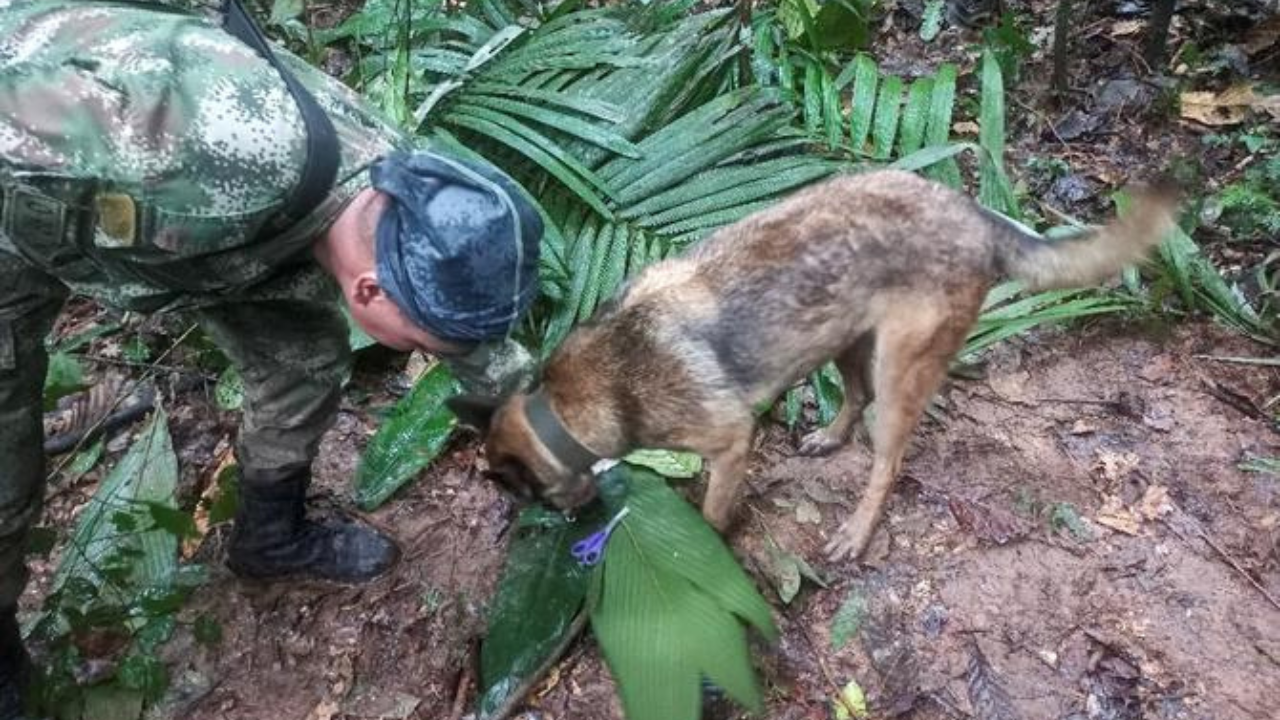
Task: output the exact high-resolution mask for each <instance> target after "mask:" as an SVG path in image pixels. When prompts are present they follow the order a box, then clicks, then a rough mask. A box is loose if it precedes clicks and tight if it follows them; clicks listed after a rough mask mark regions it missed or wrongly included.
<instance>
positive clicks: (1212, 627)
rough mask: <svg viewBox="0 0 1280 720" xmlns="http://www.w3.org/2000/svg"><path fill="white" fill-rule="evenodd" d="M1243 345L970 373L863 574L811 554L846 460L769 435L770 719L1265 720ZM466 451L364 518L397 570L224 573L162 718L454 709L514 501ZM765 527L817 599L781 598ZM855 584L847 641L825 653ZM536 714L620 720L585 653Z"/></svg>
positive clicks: (326, 488)
mask: <svg viewBox="0 0 1280 720" xmlns="http://www.w3.org/2000/svg"><path fill="white" fill-rule="evenodd" d="M1256 352H1257V348H1256V347H1254V346H1252V345H1251V344H1250V343H1249V342H1247V341H1243V340H1240V339H1239V338H1237V337H1235V336H1233V335H1230V334H1228V333H1226V332H1225V331H1223V330H1220V329H1218V328H1216V327H1214V326H1212V325H1209V324H1200V323H1196V324H1189V325H1183V326H1180V327H1177V328H1174V329H1169V328H1158V327H1151V326H1149V325H1144V324H1140V323H1135V322H1124V321H1120V320H1112V321H1106V322H1100V323H1098V324H1096V325H1094V326H1092V327H1088V328H1078V329H1075V330H1072V331H1070V332H1067V331H1048V332H1046V333H1043V334H1041V335H1040V336H1038V337H1033V338H1028V339H1025V340H1020V341H1017V342H1013V343H1008V344H1006V345H1005V346H1003V347H1002V348H1000V349H999V350H998V351H996V352H994V353H992V355H991V356H990V357H989V360H988V363H987V364H986V366H985V367H984V368H983V370H984V372H985V378H983V379H980V380H961V379H956V380H953V381H952V382H951V383H950V384H949V386H948V387H947V389H946V390H945V391H944V392H943V393H942V394H941V396H940V402H939V407H938V408H937V409H936V410H935V414H934V418H933V419H930V420H929V421H928V422H927V423H926V424H925V426H923V427H922V428H921V431H920V432H919V433H917V435H916V437H915V438H914V440H913V442H912V444H911V449H910V452H909V454H908V457H907V461H906V465H905V470H904V475H903V479H902V480H901V481H900V483H899V485H898V487H897V490H896V492H895V493H894V495H893V498H892V501H891V504H890V506H889V508H888V512H887V516H886V519H885V522H884V526H883V529H882V530H881V532H880V533H879V534H878V535H877V538H876V541H875V542H874V544H873V547H872V549H871V550H870V552H869V553H868V557H867V559H866V565H865V566H863V567H859V566H856V565H854V564H851V563H839V564H830V563H828V562H826V560H825V558H824V557H823V555H822V553H821V547H822V546H823V544H824V543H825V541H826V539H827V538H828V537H829V536H830V535H831V533H833V532H834V531H835V529H836V527H837V526H838V524H839V522H840V520H841V519H842V518H843V517H844V516H845V515H846V514H847V513H848V512H850V510H851V509H852V505H853V504H854V503H855V502H856V499H857V496H858V491H859V488H860V487H861V485H862V483H863V482H864V480H865V477H866V473H867V471H868V469H869V465H870V457H869V453H868V451H867V449H866V447H865V445H864V444H862V443H861V442H855V443H854V444H853V445H851V446H850V447H849V448H847V449H845V450H843V451H841V452H839V453H837V454H835V455H833V456H831V457H828V458H824V459H810V458H801V457H797V456H796V455H795V453H794V447H795V445H796V438H795V437H794V436H792V435H790V434H789V433H788V432H787V431H786V430H785V429H784V428H782V427H781V426H777V425H774V426H771V427H770V428H769V429H767V430H766V431H765V432H764V433H762V434H761V437H760V439H759V442H758V446H757V452H756V455H755V461H754V464H753V468H752V473H751V480H750V485H751V491H750V495H749V497H748V499H747V501H746V503H745V505H744V508H743V512H742V514H741V521H740V524H739V528H738V530H737V531H736V532H735V534H734V535H733V537H732V545H733V547H734V549H735V551H736V552H737V553H738V554H739V556H740V557H741V558H742V559H743V561H744V564H745V565H746V567H747V568H748V569H749V570H750V571H751V573H752V575H753V577H755V578H756V580H757V581H758V583H759V585H760V587H761V588H762V590H763V591H764V592H765V593H766V596H767V597H769V598H770V600H771V601H773V602H774V605H775V608H776V610H777V613H776V617H777V619H778V621H779V624H780V627H781V629H782V631H783V637H782V640H781V642H780V643H779V644H778V645H777V646H774V647H768V646H761V647H759V648H758V652H757V658H758V664H759V666H760V667H761V669H762V673H763V677H764V680H765V683H766V688H767V695H768V698H769V701H768V702H769V711H768V713H767V717H769V718H776V719H778V720H783V719H796V720H798V719H800V718H813V719H814V720H816V719H818V718H827V717H829V712H830V710H829V707H830V703H829V698H830V697H831V695H832V694H833V690H832V683H839V684H840V685H843V684H844V683H845V682H847V681H848V680H857V681H858V683H859V684H860V685H862V687H863V688H865V689H866V691H867V693H868V696H869V700H870V702H871V705H872V706H873V707H880V708H884V709H891V710H892V711H893V712H897V713H900V714H899V715H898V716H899V717H905V718H915V719H918V720H925V719H932V718H953V717H973V716H974V714H975V712H976V711H981V712H986V713H987V714H979V715H978V716H980V717H1002V716H999V715H991V714H989V711H982V709H981V708H978V709H977V710H975V707H974V705H973V703H974V700H973V699H972V698H974V697H979V698H981V697H985V696H984V695H981V694H979V695H977V696H975V695H972V694H971V687H973V688H974V689H976V690H977V691H979V692H980V693H981V692H986V693H987V694H988V695H990V694H991V693H996V694H997V695H999V694H1000V693H1001V692H1003V694H1004V695H1005V696H1007V698H1008V699H1009V701H1010V703H1011V705H1012V707H1013V708H1015V709H1016V710H1018V711H1019V712H1020V713H1021V716H1022V717H1024V718H1082V719H1083V718H1123V719H1129V718H1161V719H1165V718H1168V719H1170V720H1172V719H1174V718H1179V719H1180V718H1188V719H1190V718H1197V719H1198V718H1205V719H1208V718H1214V719H1217V720H1231V719H1235V718H1239V719H1240V720H1256V719H1258V718H1269V717H1276V714H1275V712H1276V711H1275V709H1274V703H1275V698H1277V697H1280V608H1277V607H1275V606H1273V605H1271V604H1269V603H1268V601H1267V599H1266V598H1265V596H1264V590H1265V591H1266V592H1269V593H1270V595H1271V596H1272V597H1276V596H1280V551H1278V549H1277V542H1278V541H1280V477H1277V476H1275V475H1268V474H1258V473H1251V472H1245V471H1242V470H1241V469H1239V468H1238V467H1237V465H1238V464H1239V463H1240V462H1241V461H1242V460H1244V459H1246V458H1247V457H1250V456H1252V455H1260V456H1269V455H1276V454H1280V435H1277V434H1276V432H1275V431H1274V430H1273V428H1272V427H1271V426H1270V425H1269V424H1268V423H1267V422H1265V421H1263V420H1260V419H1258V418H1256V417H1252V416H1251V414H1252V413H1251V405H1250V403H1257V402H1261V401H1263V400H1264V399H1266V398H1270V397H1273V396H1275V395H1276V394H1277V393H1280V371H1277V370H1276V369H1260V368H1257V367H1249V366H1240V365H1234V364H1229V363H1224V362H1220V361H1216V360H1212V359H1210V358H1209V357H1205V356H1247V355H1252V354H1256ZM374 427H375V422H374V420H373V419H372V418H371V417H370V416H368V415H367V414H366V413H364V412H357V411H347V412H344V413H343V414H342V416H341V418H340V419H339V422H338V424H337V426H336V427H335V428H334V429H333V431H332V432H331V433H330V434H329V435H328V437H327V438H326V441H325V443H324V446H323V449H322V452H321V458H320V462H319V465H318V468H319V487H318V488H317V494H318V495H320V496H321V497H320V498H319V499H320V500H321V501H322V503H323V501H324V499H325V498H326V497H328V498H330V499H332V498H334V497H341V496H342V495H343V494H344V493H345V492H346V490H347V484H346V483H347V479H348V478H349V477H350V476H351V472H352V470H353V468H354V465H355V463H356V461H357V458H358V456H359V453H360V450H361V447H362V446H363V444H364V442H365V441H366V440H367V438H368V436H369V435H370V434H371V432H372V431H373V429H374ZM475 460H476V458H475V450H474V448H473V447H471V445H470V444H468V443H466V442H465V441H463V442H461V444H460V446H459V447H458V448H457V449H456V451H454V452H452V453H450V454H449V455H448V456H447V457H446V458H445V459H444V460H442V461H441V462H440V463H438V464H437V465H436V466H435V467H434V468H432V469H431V470H430V471H429V472H427V473H426V474H425V475H424V476H423V478H422V479H421V480H420V481H419V482H418V483H417V484H416V485H414V486H413V487H411V488H410V489H409V490H407V491H406V492H404V493H403V494H402V495H401V496H399V497H397V498H396V499H395V500H393V501H392V502H390V503H389V504H388V505H386V506H384V507H383V508H382V509H380V510H379V511H377V512H376V513H374V514H373V515H372V516H371V520H372V521H373V522H375V523H377V524H379V525H380V526H382V527H384V528H386V529H388V530H389V531H391V532H392V533H393V534H394V535H395V536H396V537H397V538H398V539H399V541H400V542H401V543H402V544H403V547H404V550H405V559H404V561H403V562H401V563H400V565H399V566H398V567H397V568H396V570H395V571H394V572H393V573H392V574H391V575H390V576H388V577H384V578H382V579H380V580H378V581H376V582H374V583H373V584H371V585H369V586H367V587H363V588H335V587H332V586H330V587H318V586H312V587H296V586H293V587H289V586H278V587H267V588H263V587H261V586H251V585H248V584H245V583H242V582H240V581H238V580H236V579H234V578H233V577H232V576H231V575H230V574H229V573H227V572H226V571H225V570H224V569H221V568H220V567H217V566H216V565H215V567H214V573H215V577H214V581H213V582H211V583H210V584H209V585H208V586H207V587H206V588H204V589H203V590H202V591H200V593H199V594H198V596H197V598H196V599H195V601H194V602H193V603H192V604H191V607H190V608H189V609H188V611H187V612H189V613H192V614H194V613H199V612H204V613H209V614H211V615H212V616H214V617H216V618H217V619H218V620H219V622H220V623H221V624H222V627H223V630H224V639H223V642H222V643H221V645H220V646H218V647H216V648H214V649H207V648H202V647H199V646H196V645H194V644H193V643H191V642H190V641H189V640H186V639H185V637H184V636H182V635H181V634H180V637H179V639H178V641H177V642H175V644H174V645H172V646H171V647H170V648H169V649H168V651H167V653H166V654H167V655H168V656H170V657H171V658H173V659H174V661H175V663H176V664H175V666H174V671H173V672H174V677H175V680H176V682H177V684H178V686H179V687H180V688H181V691H182V692H181V693H180V695H182V696H183V697H182V698H181V702H179V703H178V704H177V705H175V706H173V707H171V708H169V714H170V716H172V717H179V718H190V719H191V720H206V719H207V720H213V719H215V718H217V719H226V720H232V719H235V720H275V719H277V718H280V719H284V718H297V719H299V720H302V719H303V718H306V719H308V720H334V719H342V720H345V719H347V718H352V719H354V718H415V719H423V720H425V719H433V720H434V719H443V718H449V717H454V716H453V715H452V711H453V708H454V705H455V701H456V699H457V697H458V693H459V687H460V684H461V683H463V682H464V677H465V676H466V673H464V672H463V668H464V667H466V666H467V664H468V663H471V662H473V661H474V657H473V655H472V653H473V647H474V643H473V640H474V638H475V637H476V636H478V635H479V634H480V633H481V632H482V631H483V626H484V619H483V618H484V608H485V602H486V599H487V598H488V597H489V596H490V593H491V592H492V589H493V586H494V583H495V580H496V577H497V574H498V572H499V570H500V567H501V563H502V558H503V547H504V530H505V529H506V522H507V518H508V516H509V509H510V507H509V505H508V503H507V501H506V500H505V499H504V498H503V497H502V496H501V495H499V493H497V492H496V491H495V490H494V489H493V488H492V487H490V486H489V485H488V484H487V483H485V482H483V481H481V480H480V479H479V478H478V477H477V473H476V471H475V469H474V468H475ZM695 490H696V488H695ZM770 537H771V538H773V539H774V540H776V542H777V543H778V544H779V545H780V546H782V547H783V548H784V549H785V550H787V551H790V552H794V553H796V554H797V555H799V556H801V557H803V558H805V559H807V560H808V561H809V562H810V563H811V564H812V565H813V567H814V568H815V569H816V570H817V571H818V572H819V573H820V574H821V575H823V576H824V577H825V579H826V580H827V581H828V585H829V587H828V588H825V589H823V588H821V587H818V586H816V585H812V584H806V585H805V586H804V588H803V589H802V590H801V593H800V594H799V596H797V597H796V599H795V600H794V601H793V602H792V603H791V604H790V605H789V606H784V605H783V604H782V603H781V602H779V601H778V598H777V595H776V594H774V591H773V589H772V588H773V587H774V582H773V578H772V575H771V574H770V571H769V569H768V568H769V567H770V562H771V558H772V553H771V551H770V547H769V540H768V539H767V538H770ZM216 544H217V543H216V542H213V543H209V545H211V547H210V548H205V550H204V552H202V553H201V554H205V553H207V554H209V555H210V556H213V555H216V552H217V549H216ZM1233 563H1234V565H1233ZM1237 566H1238V567H1237ZM1250 578H1253V579H1254V580H1255V581H1256V582H1258V583H1259V585H1260V586H1261V588H1262V589H1261V590H1260V589H1259V588H1258V587H1255V586H1254V585H1252V584H1251V582H1250ZM851 594H853V595H856V596H857V597H858V598H860V601H861V603H862V605H863V612H862V613H861V624H860V627H859V628H858V630H857V632H856V633H855V634H854V636H853V638H852V640H850V641H849V642H848V644H847V645H846V646H845V647H844V648H842V649H840V650H835V649H833V646H832V641H831V629H832V625H833V620H834V616H835V615H836V613H837V612H838V609H839V608H840V606H841V605H842V604H843V602H844V601H845V599H846V598H847V597H849V596H850V595H851ZM975 648H977V651H978V652H980V653H981V657H982V658H984V660H985V664H983V665H981V666H978V667H977V668H975V667H974V666H973V665H972V663H975V659H974V658H975V657H978V655H977V654H976V653H975ZM977 662H981V661H977ZM992 686H995V688H997V689H992ZM464 694H465V690H464ZM466 699H469V698H466ZM529 706H530V708H531V709H530V710H528V711H527V713H526V714H525V715H524V717H525V718H527V719H528V720H533V719H534V718H538V719H540V720H553V719H554V720H609V719H612V718H619V719H620V718H621V715H620V713H619V710H618V708H617V706H616V701H615V700H614V696H613V691H612V686H611V681H610V680H609V677H608V673H607V671H606V670H605V669H604V667H603V665H602V663H601V660H600V657H599V655H598V653H597V651H596V649H595V646H594V645H593V644H592V643H591V642H590V641H589V640H588V641H585V642H580V643H579V644H578V645H577V646H576V647H575V648H574V649H573V650H572V651H571V652H570V653H569V654H568V655H567V657H566V659H565V661H564V662H563V663H561V664H560V665H559V667H558V668H556V670H555V671H554V672H553V673H552V674H551V676H550V678H549V679H548V681H547V682H546V683H545V684H544V685H543V686H542V687H540V688H539V689H538V690H537V691H536V692H535V693H534V695H533V697H532V699H531V701H530V704H529ZM709 710H710V711H711V712H709V713H708V716H709V717H722V718H723V717H735V715H734V714H733V713H732V712H724V711H725V708H709ZM712 713H714V714H712Z"/></svg>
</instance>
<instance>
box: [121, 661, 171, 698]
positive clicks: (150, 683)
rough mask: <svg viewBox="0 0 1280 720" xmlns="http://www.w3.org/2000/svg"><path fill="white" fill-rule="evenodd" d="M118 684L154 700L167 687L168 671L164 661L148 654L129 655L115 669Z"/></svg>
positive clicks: (162, 694) (159, 696)
mask: <svg viewBox="0 0 1280 720" xmlns="http://www.w3.org/2000/svg"><path fill="white" fill-rule="evenodd" d="M116 678H117V679H118V680H119V682H120V684H121V685H122V686H124V687H126V688H128V689H130V690H137V691H139V692H141V693H142V696H143V698H144V699H145V700H147V701H149V702H155V701H157V700H159V699H160V698H161V697H163V696H164V691H165V690H167V689H168V687H169V673H168V671H166V670H165V667H164V663H162V662H160V661H159V660H158V659H156V658H154V657H151V656H150V655H130V656H129V657H127V658H125V659H124V662H122V663H120V668H119V669H118V670H117V671H116Z"/></svg>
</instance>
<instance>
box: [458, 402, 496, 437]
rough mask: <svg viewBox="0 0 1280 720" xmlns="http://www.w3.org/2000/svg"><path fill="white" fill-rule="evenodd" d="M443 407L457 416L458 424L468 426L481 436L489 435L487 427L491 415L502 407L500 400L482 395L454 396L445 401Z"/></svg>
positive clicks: (491, 419) (491, 417) (491, 418)
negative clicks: (447, 407)
mask: <svg viewBox="0 0 1280 720" xmlns="http://www.w3.org/2000/svg"><path fill="white" fill-rule="evenodd" d="M445 405H448V406H449V409H450V410H452V411H453V414H454V415H457V416H458V422H459V423H462V424H463V425H469V426H471V427H473V428H475V429H476V430H479V431H480V433H481V434H483V435H488V434H489V425H490V424H491V423H492V422H493V414H494V413H495V412H497V411H498V408H499V407H500V406H501V405H502V401H501V400H497V399H495V398H491V397H485V396H483V395H456V396H454V397H451V398H449V399H448V400H445Z"/></svg>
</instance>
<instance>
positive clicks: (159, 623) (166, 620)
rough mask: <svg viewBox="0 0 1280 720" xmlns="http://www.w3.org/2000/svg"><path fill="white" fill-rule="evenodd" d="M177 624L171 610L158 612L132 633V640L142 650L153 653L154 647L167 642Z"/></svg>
mask: <svg viewBox="0 0 1280 720" xmlns="http://www.w3.org/2000/svg"><path fill="white" fill-rule="evenodd" d="M175 609H176V608H175ZM177 626H178V623H177V621H176V620H174V619H173V614H172V612H167V613H163V614H160V615H159V616H158V617H153V618H152V619H151V620H150V621H149V622H148V623H147V624H146V625H143V626H142V629H141V630H139V631H138V633H137V634H136V635H134V642H135V643H136V645H137V647H138V648H139V649H140V650H142V651H143V652H145V653H153V652H155V650H156V648H158V647H160V646H161V645H163V644H164V643H166V642H169V638H171V637H173V631H174V629H175V628H176V627H177Z"/></svg>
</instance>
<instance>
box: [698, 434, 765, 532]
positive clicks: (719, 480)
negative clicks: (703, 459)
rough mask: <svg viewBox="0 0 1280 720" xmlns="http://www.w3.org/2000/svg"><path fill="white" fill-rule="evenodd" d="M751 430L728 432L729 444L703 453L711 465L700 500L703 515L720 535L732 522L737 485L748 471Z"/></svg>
mask: <svg viewBox="0 0 1280 720" xmlns="http://www.w3.org/2000/svg"><path fill="white" fill-rule="evenodd" d="M753 429H754V428H752V426H750V425H748V426H746V427H745V428H738V429H735V430H733V431H732V432H731V433H727V435H728V439H729V442H728V444H726V445H722V446H721V449H720V450H718V451H712V452H709V453H706V454H707V459H708V461H709V462H710V464H711V477H710V478H709V479H708V480H707V495H706V497H705V498H703V500H702V516H703V517H704V518H706V519H707V522H709V523H711V526H712V527H714V528H715V529H716V530H719V531H720V533H721V534H722V535H723V534H724V533H725V532H727V531H728V530H729V527H730V525H732V524H733V517H734V507H735V505H736V504H737V501H738V495H739V488H740V487H741V485H742V480H743V478H745V477H746V474H747V456H748V454H749V453H750V452H751V436H752V431H753Z"/></svg>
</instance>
